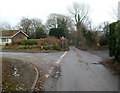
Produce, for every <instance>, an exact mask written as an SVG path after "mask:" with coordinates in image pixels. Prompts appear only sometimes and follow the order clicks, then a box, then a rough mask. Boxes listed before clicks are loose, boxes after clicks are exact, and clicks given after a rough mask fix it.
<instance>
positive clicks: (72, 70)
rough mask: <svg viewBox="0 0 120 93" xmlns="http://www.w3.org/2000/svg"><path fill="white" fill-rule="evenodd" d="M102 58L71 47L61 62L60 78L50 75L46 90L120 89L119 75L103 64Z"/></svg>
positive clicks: (45, 86) (45, 85)
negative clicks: (119, 84)
mask: <svg viewBox="0 0 120 93" xmlns="http://www.w3.org/2000/svg"><path fill="white" fill-rule="evenodd" d="M100 61H101V58H100V57H98V56H96V55H93V54H91V53H89V52H86V51H82V50H78V49H76V48H75V47H70V51H69V52H68V53H67V54H66V55H65V57H64V58H63V59H62V60H61V62H60V69H61V73H60V75H59V78H58V77H57V78H55V76H54V77H53V76H51V77H49V78H48V79H47V80H46V82H45V84H44V88H45V90H46V91H118V76H117V75H114V74H113V73H111V72H110V71H109V70H108V69H107V68H105V67H104V66H103V65H102V64H99V62H100Z"/></svg>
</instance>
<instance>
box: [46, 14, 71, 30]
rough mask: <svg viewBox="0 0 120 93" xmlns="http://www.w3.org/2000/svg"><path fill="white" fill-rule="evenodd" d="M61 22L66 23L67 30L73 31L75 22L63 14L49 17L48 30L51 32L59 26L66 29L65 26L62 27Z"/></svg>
mask: <svg viewBox="0 0 120 93" xmlns="http://www.w3.org/2000/svg"><path fill="white" fill-rule="evenodd" d="M61 22H64V24H65V26H66V27H67V29H69V30H70V29H73V21H72V20H71V18H70V17H69V16H65V15H62V14H55V13H52V14H50V15H49V16H48V19H47V22H46V28H47V29H48V30H50V29H51V28H58V26H59V27H60V26H61V27H62V28H64V25H62V23H61Z"/></svg>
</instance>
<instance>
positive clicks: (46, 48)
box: [43, 46, 52, 50]
mask: <svg viewBox="0 0 120 93" xmlns="http://www.w3.org/2000/svg"><path fill="white" fill-rule="evenodd" d="M43 49H45V50H48V49H52V47H51V46H44V47H43Z"/></svg>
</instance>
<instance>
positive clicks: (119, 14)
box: [118, 1, 120, 21]
mask: <svg viewBox="0 0 120 93" xmlns="http://www.w3.org/2000/svg"><path fill="white" fill-rule="evenodd" d="M118 21H120V1H119V2H118Z"/></svg>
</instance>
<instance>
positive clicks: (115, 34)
mask: <svg viewBox="0 0 120 93" xmlns="http://www.w3.org/2000/svg"><path fill="white" fill-rule="evenodd" d="M109 27H110V34H109V37H110V38H109V53H110V56H114V57H115V58H116V59H117V60H118V61H120V22H114V23H112V24H110V25H109Z"/></svg>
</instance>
